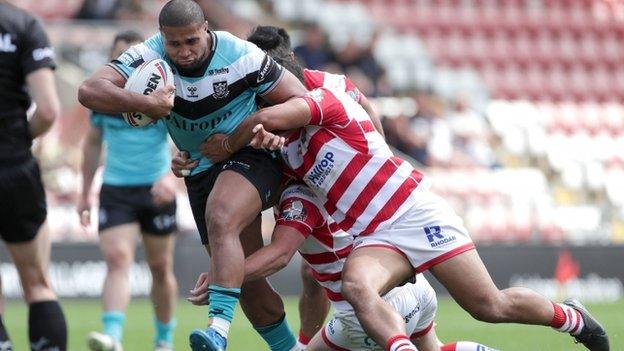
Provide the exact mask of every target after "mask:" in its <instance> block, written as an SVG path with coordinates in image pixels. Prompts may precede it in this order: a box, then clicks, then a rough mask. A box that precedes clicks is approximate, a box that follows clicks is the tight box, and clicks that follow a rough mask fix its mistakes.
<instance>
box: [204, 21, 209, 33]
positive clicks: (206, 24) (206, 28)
mask: <svg viewBox="0 0 624 351" xmlns="http://www.w3.org/2000/svg"><path fill="white" fill-rule="evenodd" d="M203 27H204V30H205V31H206V32H210V28H209V27H208V21H204V24H203Z"/></svg>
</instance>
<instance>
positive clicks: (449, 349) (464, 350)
mask: <svg viewBox="0 0 624 351" xmlns="http://www.w3.org/2000/svg"><path fill="white" fill-rule="evenodd" d="M440 351H497V350H495V349H493V348H490V347H487V346H485V345H481V344H477V343H476V342H472V341H458V342H454V343H452V344H446V345H443V346H442V348H441V349H440Z"/></svg>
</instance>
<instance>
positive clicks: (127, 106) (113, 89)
mask: <svg viewBox="0 0 624 351" xmlns="http://www.w3.org/2000/svg"><path fill="white" fill-rule="evenodd" d="M125 84H126V78H125V77H124V76H122V75H121V74H120V73H119V72H118V71H116V70H115V69H114V68H112V67H111V66H108V65H107V66H104V67H102V68H100V69H99V70H98V71H96V72H95V73H93V74H92V75H91V76H90V77H89V78H87V79H86V80H85V81H84V82H83V83H82V84H81V85H80V88H79V89H78V101H80V103H81V104H82V105H83V106H85V107H87V108H89V109H92V110H95V111H102V112H108V113H122V112H141V113H143V114H145V115H147V116H150V117H151V118H162V117H165V116H167V115H169V112H170V111H171V109H172V108H173V97H172V96H171V95H172V94H173V92H174V90H175V88H174V87H173V86H171V85H169V86H166V87H164V88H160V89H156V90H155V91H154V92H152V93H151V94H149V95H143V94H139V93H135V92H131V91H128V90H125V89H124V86H125Z"/></svg>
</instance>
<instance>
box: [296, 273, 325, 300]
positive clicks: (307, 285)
mask: <svg viewBox="0 0 624 351" xmlns="http://www.w3.org/2000/svg"><path fill="white" fill-rule="evenodd" d="M301 282H302V283H303V292H304V294H308V295H316V294H323V293H324V291H323V288H322V287H321V285H320V284H319V283H318V282H317V281H316V280H315V279H314V277H313V276H312V268H310V267H309V266H304V267H302V268H301Z"/></svg>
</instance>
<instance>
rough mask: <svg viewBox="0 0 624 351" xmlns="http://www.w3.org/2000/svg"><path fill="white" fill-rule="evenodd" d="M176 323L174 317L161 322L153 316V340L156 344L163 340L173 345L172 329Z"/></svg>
mask: <svg viewBox="0 0 624 351" xmlns="http://www.w3.org/2000/svg"><path fill="white" fill-rule="evenodd" d="M177 324H178V323H177V322H176V320H175V318H172V319H171V320H170V321H169V323H163V322H161V321H159V320H158V318H154V327H155V329H156V339H155V340H154V342H155V343H156V344H158V343H160V342H164V343H167V345H173V329H175V327H176V325H177Z"/></svg>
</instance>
